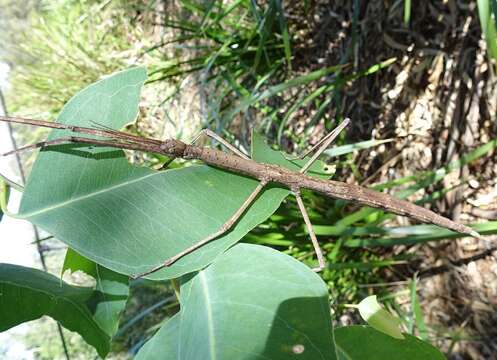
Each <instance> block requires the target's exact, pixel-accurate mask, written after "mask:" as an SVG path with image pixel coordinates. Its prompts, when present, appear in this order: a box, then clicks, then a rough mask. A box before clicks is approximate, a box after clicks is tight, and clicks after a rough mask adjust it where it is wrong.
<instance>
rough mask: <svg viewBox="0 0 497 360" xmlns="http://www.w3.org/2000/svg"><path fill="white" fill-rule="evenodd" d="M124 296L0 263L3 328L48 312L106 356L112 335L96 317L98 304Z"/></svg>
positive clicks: (117, 299)
mask: <svg viewBox="0 0 497 360" xmlns="http://www.w3.org/2000/svg"><path fill="white" fill-rule="evenodd" d="M121 300H122V298H121V297H119V296H114V295H113V294H106V293H102V292H101V291H99V290H98V289H97V290H94V289H92V288H87V287H79V286H72V285H69V284H66V283H65V282H63V281H62V280H60V279H59V278H57V277H55V276H53V275H50V274H48V273H45V272H43V271H40V270H36V269H31V268H27V267H23V266H17V265H10V264H0V331H4V330H7V329H9V328H11V327H13V326H16V325H18V324H20V323H23V322H26V321H30V320H34V319H38V318H39V317H41V316H43V315H48V316H50V317H52V318H54V319H55V320H57V321H58V322H59V323H60V324H61V325H62V326H64V327H65V328H67V329H69V330H71V331H75V332H77V333H79V334H80V335H81V336H82V337H83V339H85V341H86V342H87V343H88V344H90V345H92V346H93V347H95V349H96V350H97V352H98V353H99V355H100V356H102V357H105V355H106V354H107V353H108V352H109V347H110V345H109V342H110V336H109V335H108V334H107V333H106V332H105V331H104V329H102V328H101V327H100V323H99V321H98V319H96V318H95V308H98V307H99V306H100V303H101V302H102V301H103V302H106V301H121Z"/></svg>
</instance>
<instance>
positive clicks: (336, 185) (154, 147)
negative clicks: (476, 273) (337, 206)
mask: <svg viewBox="0 0 497 360" xmlns="http://www.w3.org/2000/svg"><path fill="white" fill-rule="evenodd" d="M0 121H5V122H13V123H20V124H26V125H34V126H41V127H47V128H54V129H66V130H70V131H72V132H74V133H82V134H88V135H94V136H98V137H101V138H103V139H92V138H86V137H79V136H70V137H63V138H60V139H56V140H51V141H44V142H40V143H36V144H33V145H28V146H25V147H23V148H20V149H18V150H16V151H23V150H29V149H35V148H43V147H47V146H51V145H59V144H64V143H85V144H90V145H96V146H111V147H116V148H121V149H129V150H138V151H145V152H152V153H158V154H163V155H166V156H168V157H170V158H171V159H173V160H174V159H175V158H183V159H197V160H201V161H203V162H204V163H206V164H208V165H211V166H214V167H217V168H220V169H224V170H228V171H231V172H234V173H239V174H243V175H246V176H250V177H252V178H255V179H257V180H258V181H259V184H258V185H257V187H256V188H255V190H254V191H253V192H252V193H251V194H250V196H249V197H248V198H247V199H246V200H245V201H244V202H243V204H242V205H241V206H240V208H239V209H238V210H237V211H236V212H235V213H234V214H233V215H232V216H231V217H230V218H229V219H228V220H227V221H226V222H225V223H224V224H223V225H222V226H221V227H220V228H219V230H218V231H216V232H215V233H213V234H211V235H209V236H207V237H206V238H204V239H201V240H200V241H198V242H197V243H195V244H193V245H192V246H190V247H188V248H186V249H184V250H183V251H181V252H179V253H178V254H176V255H174V256H173V257H171V258H169V259H167V260H165V261H164V262H162V263H161V264H159V265H157V266H155V267H154V268H152V269H150V270H148V271H146V272H144V273H141V274H137V275H135V276H133V277H134V278H138V277H142V276H145V275H148V274H151V273H153V272H156V271H158V270H160V269H162V268H164V267H167V266H170V265H171V264H173V263H174V262H175V261H177V260H178V259H180V258H181V257H183V256H185V255H186V254H189V253H191V252H193V251H195V250H196V249H198V248H200V247H201V246H203V245H205V244H206V243H208V242H210V241H212V240H214V239H216V238H218V237H219V236H221V235H222V234H224V233H225V232H227V231H229V230H230V229H231V227H232V226H233V225H234V224H235V223H236V222H237V221H238V220H239V219H240V218H241V217H242V216H243V214H244V213H245V211H246V210H247V209H248V208H249V207H250V205H251V204H252V202H253V201H254V200H255V199H256V197H257V195H258V194H259V193H260V192H261V191H262V190H263V189H264V187H265V186H266V185H267V184H268V183H270V182H273V183H277V184H280V185H283V186H285V187H287V188H289V189H290V190H291V191H292V193H293V195H294V196H295V198H296V200H297V205H298V207H299V209H300V212H301V213H302V217H303V218H304V222H305V224H306V227H307V231H308V233H309V236H310V238H311V241H312V245H313V247H314V251H315V252H316V256H317V260H318V264H319V265H318V267H317V268H315V269H313V270H315V271H321V270H323V269H324V267H325V260H324V257H323V253H322V251H321V248H320V246H319V243H318V241H317V238H316V235H315V233H314V230H313V228H312V224H311V222H310V220H309V215H308V214H307V211H306V209H305V207H304V203H303V201H302V197H301V195H300V190H301V189H309V190H313V191H316V192H318V193H321V194H323V195H325V196H327V197H330V198H335V199H342V200H347V201H353V202H356V203H359V204H361V205H367V206H371V207H375V208H380V209H383V210H386V211H389V212H392V213H395V214H397V215H402V216H408V217H411V218H413V219H416V220H419V221H421V222H424V223H431V224H435V225H438V226H441V227H444V228H447V229H450V230H453V231H456V232H459V233H462V234H467V235H470V236H473V237H477V238H479V237H480V235H479V234H478V233H477V232H476V231H475V230H473V229H471V228H469V227H467V226H465V225H462V224H459V223H457V222H454V221H452V220H450V219H447V218H445V217H443V216H440V215H438V214H436V213H434V212H433V211H431V210H428V209H425V208H423V207H420V206H417V205H414V204H412V203H410V202H407V201H404V200H400V199H397V198H394V197H392V196H390V195H387V194H384V193H381V192H377V191H373V190H370V189H366V188H364V187H361V186H358V185H351V184H347V183H344V182H340V181H333V180H322V179H318V178H315V177H311V176H308V175H306V172H307V170H308V169H309V168H310V167H311V165H312V164H313V163H314V162H315V161H316V159H317V158H318V157H319V156H320V155H321V154H322V152H323V151H324V150H325V149H326V148H327V147H329V146H330V144H331V143H332V142H333V140H334V139H335V138H336V137H337V136H338V134H339V133H340V132H341V131H342V130H343V129H344V128H345V127H346V126H347V125H348V124H349V123H350V120H349V119H345V120H344V121H343V122H342V123H341V124H340V125H339V126H337V127H336V128H335V129H334V130H333V131H331V132H330V133H329V134H328V135H326V136H325V137H324V138H323V139H322V140H320V141H319V142H318V143H317V144H316V145H315V146H314V147H312V148H311V149H310V150H309V151H308V152H307V153H305V154H303V155H302V156H299V157H298V158H304V157H306V156H307V155H309V154H310V153H312V152H314V155H313V156H312V157H311V158H310V159H309V160H308V162H307V163H306V164H305V165H304V166H303V167H302V168H301V169H300V171H298V172H294V171H291V170H288V169H286V168H283V167H281V166H278V165H273V164H264V163H258V162H256V161H254V160H252V159H250V158H249V157H248V156H247V155H246V154H244V153H243V152H241V151H240V150H238V149H237V148H236V147H234V146H233V145H231V144H230V143H228V142H227V141H226V140H224V139H223V138H221V137H220V136H218V135H217V134H215V133H214V132H212V131H210V130H207V129H205V130H202V131H201V132H200V133H199V134H198V135H197V136H196V137H195V138H194V139H193V141H192V143H191V144H185V143H183V142H181V141H179V140H175V139H167V140H164V141H161V140H156V139H151V138H144V137H140V136H135V135H131V134H127V133H125V132H121V131H116V130H112V129H107V128H88V127H80V126H73V125H66V124H59V123H53V122H48V121H41V120H33V119H26V118H17V117H7V116H0ZM201 135H206V136H208V137H211V138H213V139H215V140H217V141H219V142H220V143H221V144H223V145H224V146H226V147H227V148H228V149H229V150H230V151H232V152H233V154H227V153H225V152H223V151H220V150H216V149H211V148H208V147H200V146H196V145H194V143H195V142H196V141H197V140H198V138H199V137H200V136H201ZM16 151H11V152H8V153H6V154H3V155H9V154H12V153H14V152H16ZM165 165H166V166H167V164H165Z"/></svg>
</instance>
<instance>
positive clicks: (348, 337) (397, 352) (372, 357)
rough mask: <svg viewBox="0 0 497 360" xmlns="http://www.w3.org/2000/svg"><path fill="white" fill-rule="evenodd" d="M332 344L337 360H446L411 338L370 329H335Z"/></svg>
mask: <svg viewBox="0 0 497 360" xmlns="http://www.w3.org/2000/svg"><path fill="white" fill-rule="evenodd" d="M335 344H336V347H337V352H338V359H340V360H363V359H367V360H386V359H402V360H420V359H423V360H445V357H444V356H443V354H442V353H441V352H440V351H439V350H438V349H436V348H435V347H433V346H432V345H430V344H428V343H426V342H424V341H422V340H419V339H418V338H416V337H414V336H411V335H407V334H406V335H405V339H404V340H399V339H394V338H393V337H391V336H388V335H385V334H383V333H381V332H379V331H376V330H375V329H373V328H372V327H369V326H359V325H355V326H345V327H340V328H337V329H335Z"/></svg>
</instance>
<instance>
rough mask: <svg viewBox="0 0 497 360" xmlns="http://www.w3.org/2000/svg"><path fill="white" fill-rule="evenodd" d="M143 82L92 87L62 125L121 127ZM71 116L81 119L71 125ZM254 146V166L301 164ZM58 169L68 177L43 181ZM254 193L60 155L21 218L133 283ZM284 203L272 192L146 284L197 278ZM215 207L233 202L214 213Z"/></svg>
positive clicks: (135, 74)
mask: <svg viewBox="0 0 497 360" xmlns="http://www.w3.org/2000/svg"><path fill="white" fill-rule="evenodd" d="M143 76H144V71H143V70H141V69H132V70H129V71H127V72H122V73H120V74H118V75H115V76H113V77H112V78H107V79H105V80H102V81H100V82H98V83H96V84H94V85H92V86H90V87H88V88H87V89H86V90H83V91H82V92H81V93H80V94H79V95H77V96H75V97H74V98H73V99H72V100H71V101H70V102H69V103H68V104H67V105H66V107H64V110H63V111H62V113H61V116H60V117H59V121H60V122H66V123H71V124H74V125H81V126H91V125H92V122H91V121H92V120H93V119H99V124H101V125H104V126H110V127H113V128H120V127H122V126H123V125H124V124H125V123H126V122H128V121H130V120H131V119H133V117H134V116H135V114H136V111H137V105H138V93H137V91H138V90H139V88H140V85H141V83H142V82H143V79H144V77H143ZM74 113H77V114H78V117H77V120H74V116H73V115H72V114H74ZM63 136H67V132H64V131H55V132H52V133H51V134H50V137H49V139H54V138H58V137H63ZM253 144H254V146H257V147H260V149H255V150H253V155H254V159H256V160H257V161H261V162H267V163H271V162H277V163H280V164H283V163H286V166H288V167H290V168H292V169H294V170H295V169H298V164H302V161H300V162H289V161H287V160H285V159H284V157H283V156H282V155H281V154H280V153H276V152H272V151H271V150H269V149H267V148H263V147H265V146H266V145H265V144H264V142H263V141H261V140H258V138H257V136H254V141H253ZM54 150H55V151H54ZM304 161H305V160H304ZM320 166H321V167H323V166H324V165H323V164H321V165H319V163H318V164H316V165H315V166H314V169H316V170H318V169H319V167H320ZM61 168H64V173H65V174H66V175H65V176H61V177H55V176H50V175H49V174H54V173H57V172H59V171H60V169H61ZM109 169H112V172H110V173H109ZM256 184H257V181H256V180H253V179H249V178H246V177H243V176H240V175H235V174H231V173H227V172H224V171H221V170H218V169H214V168H211V167H207V166H192V167H187V168H183V169H177V170H173V171H167V172H156V171H153V170H149V169H146V168H136V167H133V166H131V165H129V163H128V162H127V161H126V159H125V157H124V153H123V152H122V151H120V150H115V149H107V148H97V149H92V148H91V147H88V146H84V147H82V146H80V145H65V146H61V147H55V148H54V147H52V148H51V149H48V150H46V151H42V152H41V153H40V156H39V157H38V160H37V161H36V163H35V165H34V167H33V170H32V175H31V180H30V181H29V183H28V184H27V186H26V189H25V192H24V197H23V200H22V203H21V208H20V212H19V216H20V217H22V218H26V219H29V220H30V221H32V222H33V223H35V224H37V225H39V226H40V227H42V228H44V229H45V230H47V231H48V232H50V233H51V234H53V235H54V236H56V237H57V238H58V239H60V240H62V241H64V242H66V243H67V244H68V245H69V246H71V247H72V248H74V249H75V250H76V251H78V252H79V253H81V254H83V255H84V256H85V257H88V258H89V259H91V260H93V261H96V262H98V263H100V264H103V265H104V266H106V267H108V268H110V269H113V270H115V271H118V272H121V273H126V274H135V273H139V272H142V271H146V270H149V269H150V268H152V267H154V266H155V265H157V264H160V263H161V262H162V261H164V260H165V259H167V258H169V257H171V256H173V255H175V254H177V253H178V252H179V251H181V250H183V249H185V248H186V247H188V246H189V245H192V244H193V243H195V242H197V241H199V240H201V239H202V238H204V237H205V236H207V235H209V234H211V233H213V232H215V231H217V230H218V228H219V227H220V226H221V225H222V224H223V223H224V222H225V221H226V220H228V219H229V217H230V216H231V215H232V214H233V213H234V212H235V211H236V209H238V208H239V207H240V205H241V204H242V203H243V201H244V200H245V199H246V198H247V197H248V195H249V194H250V193H251V192H252V191H253V189H254V188H255V186H256ZM47 188H48V189H49V190H48V191H46V190H42V189H47ZM145 188H146V189H147V190H146V191H144V189H145ZM192 189H195V190H192ZM288 194H289V190H287V189H281V188H277V187H273V188H270V189H268V190H267V191H265V192H264V193H263V194H262V195H261V196H260V198H259V199H258V201H256V202H255V203H254V204H253V206H251V208H250V210H249V211H248V212H247V214H246V215H245V216H244V218H243V219H242V220H241V221H239V222H238V223H237V225H236V226H235V227H234V228H233V230H232V231H230V232H229V233H227V234H226V235H225V236H221V237H220V238H219V239H217V240H216V241H214V242H212V243H210V244H208V245H206V246H205V247H202V248H201V249H199V253H195V254H191V255H188V256H185V257H184V258H182V259H180V260H179V261H178V262H177V263H175V264H174V265H173V266H171V267H168V268H167V269H164V270H162V271H161V272H160V273H157V274H154V275H152V276H151V277H153V278H175V277H178V276H179V275H182V274H185V273H188V272H191V271H194V270H198V269H201V268H202V267H204V266H205V265H207V264H208V263H209V262H210V261H212V259H214V258H215V257H216V256H217V255H218V254H219V253H220V252H221V251H224V250H225V249H226V248H228V247H229V246H231V245H232V244H233V243H235V242H236V241H238V240H240V239H241V238H242V237H243V236H244V235H245V234H246V233H247V232H248V231H250V229H252V228H253V227H255V226H256V225H257V224H259V223H260V222H262V221H264V220H265V219H266V218H267V217H268V216H270V215H271V214H272V213H273V212H274V211H275V210H276V209H277V208H278V206H279V204H280V203H281V201H282V200H283V199H284V198H285V197H286V196H287V195H288ZM220 197H221V198H223V199H229V201H224V206H222V207H213V206H212V204H215V203H216V202H217V201H219V198H220ZM123 202H125V203H129V204H133V206H132V207H133V208H134V209H135V210H136V211H132V212H130V211H129V208H128V207H123ZM82 214H84V216H82ZM60 219H64V221H63V222H61V221H60ZM104 229H109V230H104ZM110 229H112V230H110ZM185 229H190V231H185ZM137 234H146V235H140V236H139V235H137ZM117 239H119V245H120V246H118V247H116V246H115V242H116V241H117ZM130 249H133V250H132V251H131V250H130ZM151 249H153V250H151ZM200 254H201V256H199V255H200Z"/></svg>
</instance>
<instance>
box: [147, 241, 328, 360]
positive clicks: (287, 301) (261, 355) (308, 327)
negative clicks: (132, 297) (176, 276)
mask: <svg viewBox="0 0 497 360" xmlns="http://www.w3.org/2000/svg"><path fill="white" fill-rule="evenodd" d="M180 302H181V311H180V315H179V316H180V318H181V319H180V321H179V322H180V323H179V324H178V320H175V319H173V320H170V321H169V322H167V323H166V324H165V325H164V328H163V329H161V330H160V331H159V332H158V333H157V334H156V335H155V336H154V337H153V338H152V339H151V340H150V341H149V342H148V343H147V344H146V345H145V346H144V348H143V350H142V351H141V352H140V354H139V356H138V358H139V359H145V358H146V357H145V355H144V354H143V353H142V352H144V353H146V354H162V355H163V357H162V358H163V359H181V360H189V359H192V360H196V359H205V360H209V359H218V360H222V359H227V360H228V359H275V360H276V359H302V360H317V359H336V356H335V349H334V346H333V328H332V324H331V315H330V306H329V302H328V291H327V288H326V285H325V284H324V282H323V281H322V280H321V278H320V277H319V276H318V275H316V274H315V273H314V272H313V271H312V270H310V269H309V268H308V267H307V266H305V265H304V264H302V263H300V262H299V261H297V260H295V259H294V258H292V257H290V256H288V255H284V254H282V253H280V252H278V251H276V250H273V249H271V248H268V247H264V246H259V245H251V244H238V245H236V246H234V247H232V248H231V249H229V250H228V251H226V252H225V253H224V254H222V255H220V256H219V257H218V258H217V259H216V260H215V261H214V262H213V263H212V264H211V265H210V266H209V267H207V268H206V269H204V270H201V271H200V272H198V273H196V274H195V275H192V276H188V278H187V279H184V281H183V282H182V285H181V298H180ZM177 316H178V315H176V317H177ZM173 326H174V327H175V328H176V329H179V330H176V331H177V332H176V333H174V332H173V330H172V327H173ZM178 331H179V332H178ZM173 341H176V343H177V347H176V346H173ZM171 349H173V350H171ZM170 351H171V356H168V355H167V354H169V352H170ZM177 354H179V355H177ZM151 358H153V357H151Z"/></svg>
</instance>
